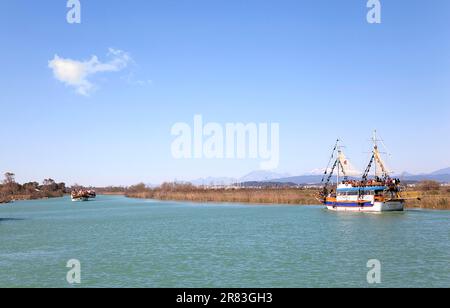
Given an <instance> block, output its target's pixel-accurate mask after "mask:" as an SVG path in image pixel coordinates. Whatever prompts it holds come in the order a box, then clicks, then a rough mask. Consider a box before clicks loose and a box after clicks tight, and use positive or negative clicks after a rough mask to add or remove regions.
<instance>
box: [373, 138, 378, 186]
mask: <svg viewBox="0 0 450 308" xmlns="http://www.w3.org/2000/svg"><path fill="white" fill-rule="evenodd" d="M372 140H373V151H372V153H373V154H374V155H375V151H376V149H377V148H378V145H377V130H376V129H375V130H374V131H373V137H372ZM377 167H378V166H377V164H376V163H375V179H376V178H377Z"/></svg>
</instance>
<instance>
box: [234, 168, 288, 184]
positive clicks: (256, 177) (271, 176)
mask: <svg viewBox="0 0 450 308" xmlns="http://www.w3.org/2000/svg"><path fill="white" fill-rule="evenodd" d="M289 176H290V175H289V174H282V173H276V172H272V171H264V170H259V171H253V172H251V173H249V174H247V175H245V176H243V177H241V178H240V179H239V182H241V183H242V182H265V181H271V180H275V179H280V178H286V177H289Z"/></svg>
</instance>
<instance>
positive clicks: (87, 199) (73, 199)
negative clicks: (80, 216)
mask: <svg viewBox="0 0 450 308" xmlns="http://www.w3.org/2000/svg"><path fill="white" fill-rule="evenodd" d="M86 201H89V198H86V197H83V198H72V202H86Z"/></svg>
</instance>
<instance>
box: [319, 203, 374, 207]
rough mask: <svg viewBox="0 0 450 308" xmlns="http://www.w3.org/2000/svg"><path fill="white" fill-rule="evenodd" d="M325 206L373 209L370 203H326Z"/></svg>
mask: <svg viewBox="0 0 450 308" xmlns="http://www.w3.org/2000/svg"><path fill="white" fill-rule="evenodd" d="M326 205H330V206H336V207H338V206H339V207H373V204H372V203H371V202H366V203H350V202H326Z"/></svg>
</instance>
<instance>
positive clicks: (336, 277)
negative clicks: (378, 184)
mask: <svg viewBox="0 0 450 308" xmlns="http://www.w3.org/2000/svg"><path fill="white" fill-rule="evenodd" d="M71 259H77V260H79V261H80V264H81V279H82V280H81V285H80V286H81V287H372V286H373V285H369V284H368V281H367V278H366V277H367V273H368V271H369V270H370V268H367V262H368V261H369V260H372V259H376V260H379V262H380V264H381V271H380V274H381V284H378V285H376V286H381V287H450V212H448V211H422V210H409V211H406V212H404V213H390V214H389V213H388V214H349V213H335V212H328V211H326V210H324V209H323V208H322V207H320V206H266V205H265V206H259V205H243V204H207V205H205V204H195V203H182V202H159V201H153V200H136V199H127V198H125V197H122V196H99V197H98V198H97V199H96V200H95V201H92V202H85V203H73V202H71V201H70V199H69V198H60V199H51V200H39V201H23V202H16V203H13V204H9V205H3V206H0V269H1V270H0V287H69V286H70V285H69V284H68V282H67V281H66V274H67V272H68V270H69V268H66V265H67V262H68V261H69V260H71Z"/></svg>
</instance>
